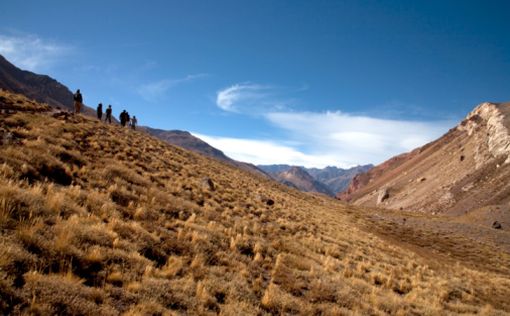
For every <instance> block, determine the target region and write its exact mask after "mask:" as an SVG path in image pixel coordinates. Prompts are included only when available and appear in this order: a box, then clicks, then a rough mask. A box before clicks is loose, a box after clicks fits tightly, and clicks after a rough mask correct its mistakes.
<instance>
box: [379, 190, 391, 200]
mask: <svg viewBox="0 0 510 316" xmlns="http://www.w3.org/2000/svg"><path fill="white" fill-rule="evenodd" d="M389 197H390V193H389V192H388V189H387V188H383V189H381V190H380V191H379V195H378V196H377V204H381V203H382V202H384V201H385V200H387V199H388V198H389Z"/></svg>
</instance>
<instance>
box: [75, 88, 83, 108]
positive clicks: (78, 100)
mask: <svg viewBox="0 0 510 316" xmlns="http://www.w3.org/2000/svg"><path fill="white" fill-rule="evenodd" d="M73 98H74V113H80V112H81V108H82V106H83V97H82V95H81V92H80V89H78V90H76V93H75V94H74V96H73Z"/></svg>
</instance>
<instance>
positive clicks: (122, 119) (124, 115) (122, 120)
mask: <svg viewBox="0 0 510 316" xmlns="http://www.w3.org/2000/svg"><path fill="white" fill-rule="evenodd" d="M119 120H120V125H122V126H123V127H124V126H126V123H127V122H128V121H129V118H128V113H127V112H126V110H123V111H122V112H121V113H120V115H119Z"/></svg>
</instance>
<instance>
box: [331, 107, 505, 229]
mask: <svg viewBox="0 0 510 316" xmlns="http://www.w3.org/2000/svg"><path fill="white" fill-rule="evenodd" d="M509 127H510V103H508V102H506V103H490V102H484V103H481V104H480V105H478V106H477V107H476V108H475V109H474V110H473V111H472V112H470V113H469V114H468V115H467V116H466V118H465V119H464V120H462V121H461V122H460V123H459V124H458V125H457V126H455V127H454V128H452V129H450V130H449V131H448V132H447V133H446V134H445V135H443V136H442V137H440V138H438V139H437V140H435V141H433V142H431V143H429V144H426V145H425V146H422V147H419V148H417V149H415V150H413V151H411V152H409V153H405V154H402V155H399V156H396V157H393V158H391V159H389V160H388V161H386V162H384V163H382V164H380V165H378V166H376V167H374V168H373V169H372V170H370V171H368V172H367V173H364V174H361V175H358V176H356V177H355V178H354V179H353V181H352V182H351V185H350V187H349V189H348V190H347V191H346V192H345V193H343V194H340V195H339V198H340V199H343V200H346V201H350V202H351V203H354V204H356V205H365V206H368V205H371V206H376V205H378V206H382V207H386V208H392V209H401V208H402V209H406V210H414V211H421V212H429V213H445V214H449V215H456V216H468V217H469V213H470V212H477V213H480V212H481V210H485V211H484V212H485V213H486V216H487V217H490V214H489V213H490V212H491V209H494V210H496V209H507V208H508V203H509V202H510V185H509V184H508V181H507V180H506V179H508V178H509V177H510V164H509V162H510V159H509V157H510V132H509ZM384 191H386V194H384V193H381V192H384ZM384 195H387V196H386V197H384V198H383V196H384ZM486 224H487V223H486ZM508 225H510V222H508V219H506V220H505V226H507V227H508Z"/></svg>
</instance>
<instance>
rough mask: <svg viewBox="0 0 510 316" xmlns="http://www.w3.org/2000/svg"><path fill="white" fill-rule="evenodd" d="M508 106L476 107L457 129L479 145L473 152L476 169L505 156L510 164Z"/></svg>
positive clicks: (486, 105)
mask: <svg viewBox="0 0 510 316" xmlns="http://www.w3.org/2000/svg"><path fill="white" fill-rule="evenodd" d="M508 111H509V110H508V105H507V104H504V103H503V104H494V103H488V102H485V103H482V104H480V105H479V106H477V107H476V108H475V109H474V110H473V111H472V112H471V113H470V114H469V115H468V116H467V117H466V120H464V121H463V122H462V123H461V124H459V125H458V126H457V129H459V130H461V131H465V132H467V133H468V135H469V136H474V137H476V138H477V141H479V143H480V145H481V146H480V147H479V150H477V151H476V152H475V160H476V166H477V169H478V168H480V167H481V166H482V165H484V164H485V163H487V162H489V160H492V159H493V158H497V157H499V156H505V163H509V162H510V132H509V130H508V127H507V126H508Z"/></svg>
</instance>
